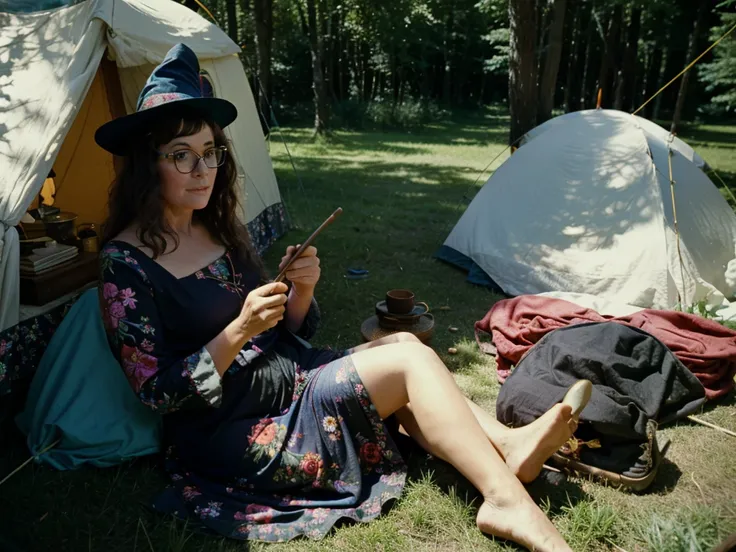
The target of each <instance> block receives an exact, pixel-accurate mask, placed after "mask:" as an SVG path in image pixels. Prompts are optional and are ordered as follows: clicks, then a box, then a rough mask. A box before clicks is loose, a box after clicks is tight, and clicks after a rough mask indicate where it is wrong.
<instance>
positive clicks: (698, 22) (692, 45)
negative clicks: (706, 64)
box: [670, 0, 710, 134]
mask: <svg viewBox="0 0 736 552" xmlns="http://www.w3.org/2000/svg"><path fill="white" fill-rule="evenodd" d="M709 9H710V2H709V0H700V6H699V7H698V15H697V17H696V18H695V25H694V26H693V32H692V33H690V42H689V43H688V45H687V55H686V56H685V64H686V66H687V64H689V63H690V62H691V61H692V60H693V59H694V58H695V53H696V48H697V47H698V40H699V39H700V33H701V30H702V28H703V22H704V21H705V16H706V15H707V13H708V10H709ZM690 71H692V68H691V69H690ZM690 71H687V72H686V73H685V74H684V75H682V80H681V81H680V91H679V92H678V93H677V103H675V112H674V113H673V114H672V126H671V127H670V132H671V133H672V134H676V133H677V126H678V125H679V124H680V117H681V116H682V108H683V107H684V106H685V94H686V93H687V84H688V82H689V80H690Z"/></svg>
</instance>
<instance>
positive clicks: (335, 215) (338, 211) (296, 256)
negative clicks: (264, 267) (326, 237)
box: [274, 207, 342, 282]
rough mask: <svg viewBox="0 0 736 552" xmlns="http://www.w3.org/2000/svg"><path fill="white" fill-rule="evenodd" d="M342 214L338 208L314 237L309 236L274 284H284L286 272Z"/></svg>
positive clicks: (315, 232)
mask: <svg viewBox="0 0 736 552" xmlns="http://www.w3.org/2000/svg"><path fill="white" fill-rule="evenodd" d="M341 213H342V207H338V208H337V209H335V212H334V213H332V214H331V215H330V216H329V217H327V219H326V220H325V221H324V222H323V223H322V224H320V225H319V228H317V229H316V230H315V231H314V232H312V235H311V236H309V237H308V238H307V239H306V241H305V242H304V243H303V244H302V245H301V246H300V247H299V249H297V250H296V253H294V254H293V255H292V256H291V258H290V259H289V261H288V262H287V263H286V266H285V267H284V268H282V269H281V272H279V275H278V276H276V278H275V279H274V282H282V281H283V280H284V278H285V277H286V271H287V270H289V267H290V266H291V265H292V263H293V262H294V261H296V260H297V259H298V258H299V257H300V256H301V254H302V253H304V251H306V249H307V247H309V246H310V245H312V242H313V241H314V240H315V238H316V237H317V236H318V235H319V233H320V232H322V230H324V229H325V228H326V227H327V226H329V225H330V224H332V223H333V222H334V221H335V219H336V218H337V217H338V216H340V214H341Z"/></svg>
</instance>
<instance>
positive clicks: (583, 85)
mask: <svg viewBox="0 0 736 552" xmlns="http://www.w3.org/2000/svg"><path fill="white" fill-rule="evenodd" d="M594 9H595V8H593V7H592V6H591V8H590V19H588V30H587V31H586V33H585V55H584V56H583V76H582V78H581V81H580V106H579V108H580V109H585V100H586V98H587V96H588V70H589V69H590V50H591V48H592V46H593V36H594V35H593V30H594V29H595V13H594V11H593V10H594Z"/></svg>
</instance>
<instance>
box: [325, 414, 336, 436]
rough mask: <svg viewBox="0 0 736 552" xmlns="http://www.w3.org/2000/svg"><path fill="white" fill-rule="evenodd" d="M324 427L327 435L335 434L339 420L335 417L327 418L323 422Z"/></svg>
mask: <svg viewBox="0 0 736 552" xmlns="http://www.w3.org/2000/svg"><path fill="white" fill-rule="evenodd" d="M322 427H323V428H325V431H326V432H327V433H334V432H335V430H336V429H337V420H336V419H335V418H334V417H333V416H325V418H324V420H322Z"/></svg>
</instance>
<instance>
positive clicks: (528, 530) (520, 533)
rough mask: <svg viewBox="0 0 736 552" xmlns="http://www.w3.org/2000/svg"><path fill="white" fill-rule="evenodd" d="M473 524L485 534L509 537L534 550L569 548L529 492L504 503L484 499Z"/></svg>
mask: <svg viewBox="0 0 736 552" xmlns="http://www.w3.org/2000/svg"><path fill="white" fill-rule="evenodd" d="M476 525H477V526H478V529H480V530H481V531H482V532H483V533H486V534H487V535H493V536H495V537H501V538H503V539H508V540H512V541H514V542H516V543H519V544H521V545H523V546H525V547H527V548H528V549H529V550H534V551H536V552H572V549H571V548H570V547H569V546H568V545H567V543H566V542H565V540H564V539H563V538H562V535H560V534H559V533H558V532H557V529H555V526H554V525H552V522H551V521H550V520H549V519H548V518H547V516H545V515H544V513H543V512H542V511H541V510H540V509H539V508H538V507H537V505H536V504H534V502H532V500H531V499H530V498H529V497H528V496H527V497H523V498H520V499H517V500H516V501H515V502H510V503H507V504H501V501H498V500H486V501H485V502H484V503H483V504H482V505H481V507H480V509H479V510H478V516H477V518H476Z"/></svg>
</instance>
